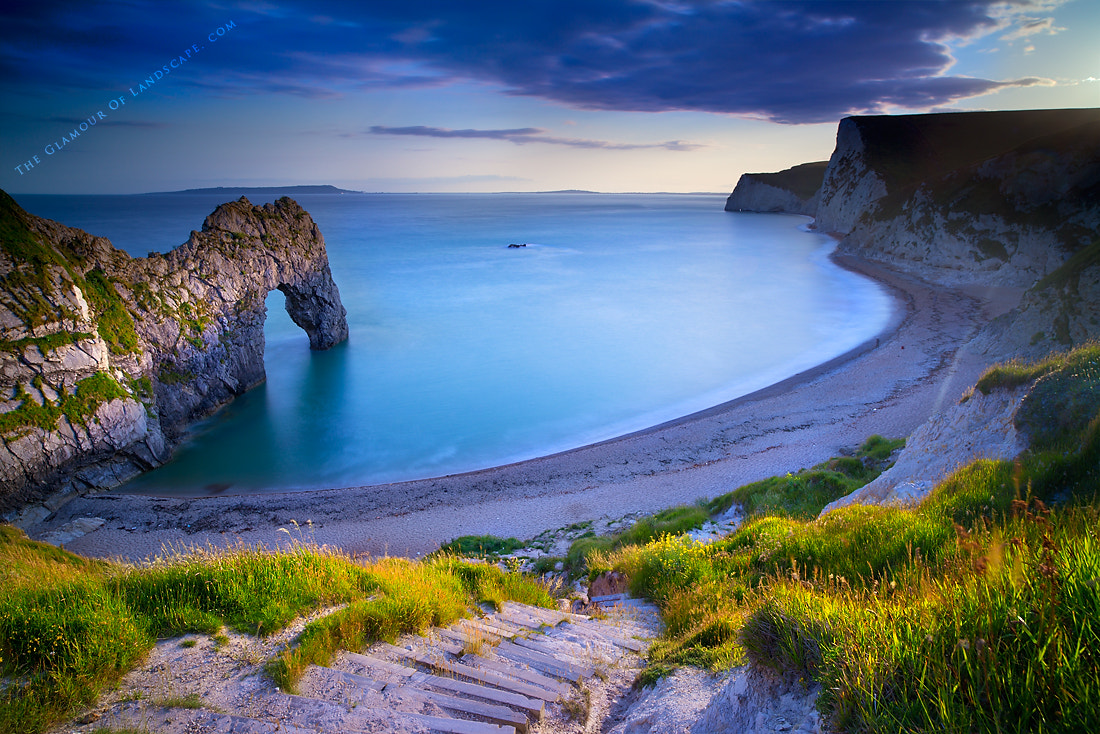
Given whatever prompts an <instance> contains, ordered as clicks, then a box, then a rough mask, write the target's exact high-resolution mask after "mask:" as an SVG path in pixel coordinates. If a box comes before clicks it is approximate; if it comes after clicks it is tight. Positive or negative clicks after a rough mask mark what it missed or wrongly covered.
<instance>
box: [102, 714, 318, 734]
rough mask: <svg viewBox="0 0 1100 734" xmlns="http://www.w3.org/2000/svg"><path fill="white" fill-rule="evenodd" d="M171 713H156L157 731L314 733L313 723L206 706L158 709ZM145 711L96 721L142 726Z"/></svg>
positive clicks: (163, 733)
mask: <svg viewBox="0 0 1100 734" xmlns="http://www.w3.org/2000/svg"><path fill="white" fill-rule="evenodd" d="M161 711H163V712H165V713H164V714H162V716H163V715H167V716H171V721H170V722H164V721H162V720H161V717H160V716H158V717H156V718H157V719H158V722H157V724H156V731H157V732H160V733H161V734H176V733H177V732H178V733H179V734H188V733H189V732H193V731H202V732H209V734H276V733H277V734H317V729H315V728H313V727H301V726H295V725H294V724H287V723H286V722H281V721H280V722H274V721H264V720H262V719H252V718H249V717H247V716H239V715H237V714H223V713H219V712H216V711H210V710H209V709H179V708H169V709H161ZM150 718H151V717H150V715H149V712H148V711H142V712H137V711H134V712H120V713H118V714H110V715H108V716H105V717H103V718H102V719H100V720H99V721H98V722H97V725H98V726H100V727H101V728H104V729H110V728H115V727H117V728H135V729H141V730H145V729H148V727H149V724H150V721H149V720H150Z"/></svg>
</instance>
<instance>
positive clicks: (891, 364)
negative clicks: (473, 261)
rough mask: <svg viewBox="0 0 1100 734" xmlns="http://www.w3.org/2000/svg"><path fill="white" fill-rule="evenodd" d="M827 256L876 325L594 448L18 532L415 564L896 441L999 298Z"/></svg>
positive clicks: (130, 555)
mask: <svg viewBox="0 0 1100 734" xmlns="http://www.w3.org/2000/svg"><path fill="white" fill-rule="evenodd" d="M830 258H831V259H832V260H833V262H834V263H836V264H837V265H839V266H840V267H844V268H845V269H847V270H850V271H853V272H856V273H859V274H861V275H863V276H865V277H869V278H871V279H872V280H874V281H875V282H876V283H878V284H879V285H880V286H882V287H883V288H885V289H886V290H887V292H888V293H889V294H890V296H891V297H892V298H893V300H894V302H895V308H894V314H893V317H892V318H891V321H890V323H889V324H888V326H887V327H886V329H885V330H884V331H883V332H882V333H880V334H879V335H878V336H876V337H873V338H871V339H869V340H867V341H865V342H864V343H863V344H861V345H859V346H857V347H855V348H853V349H851V350H849V351H848V352H845V353H844V354H842V355H839V356H837V357H834V358H833V359H830V360H828V361H826V362H824V363H822V364H820V365H817V366H815V367H812V368H810V369H808V370H804V371H803V372H800V373H798V374H797V375H793V376H791V377H788V378H786V379H784V380H782V381H780V382H777V383H775V384H773V385H770V386H768V387H765V388H762V389H760V390H757V391H754V392H752V393H750V394H748V395H744V396H741V397H739V398H736V399H734V400H732V401H728V402H726V403H722V404H720V405H716V406H713V407H711V408H707V409H705V410H702V411H698V412H696V413H692V414H690V415H687V416H683V417H681V418H677V419H674V420H671V421H666V422H664V423H661V424H658V425H655V426H651V427H649V428H645V429H642V430H640V431H635V432H632V433H629V434H625V435H623V436H619V437H617V438H613V439H609V440H605V441H601V442H598V443H594V444H589V445H586V446H582V447H578V448H573V449H569V450H566V451H562V452H558V453H555V454H551V455H548V456H543V457H539V458H534V459H528V460H524V461H521V462H516V463H512V464H505V465H502V466H497V467H492V468H488V469H480V470H477V471H473V472H469V473H462V474H452V475H447V476H442V477H437V478H432V479H419V480H411V481H405V482H397V483H392V484H379V485H369V486H360V487H351V488H344V489H318V490H306V491H296V492H281V493H263V494H250V495H226V496H221V495H215V496H208V497H186V498H185V497H155V496H145V495H122V494H113V493H105V494H99V495H88V496H84V497H79V498H77V499H74V500H73V501H71V502H69V503H68V504H66V505H65V506H64V507H62V508H60V509H59V510H58V511H57V512H56V513H55V514H54V515H53V516H52V517H51V518H50V519H49V520H48V521H47V522H44V523H41V524H38V525H35V526H32V527H31V528H29V529H28V530H29V534H30V535H31V536H32V537H36V536H40V535H42V534H43V533H45V532H48V531H51V530H56V529H58V528H60V527H61V526H63V525H65V524H66V523H67V522H70V521H72V520H74V519H76V518H82V517H95V518H102V519H103V520H105V521H106V522H105V524H104V525H103V526H102V527H100V528H99V529H97V530H95V531H93V532H90V533H88V534H87V535H84V536H82V537H77V538H75V539H73V540H71V541H70V542H68V543H66V547H67V548H68V549H69V550H72V551H74V552H77V553H80V554H82V555H87V556H96V557H117V558H121V559H123V560H129V561H140V560H142V559H145V558H148V557H150V556H153V555H157V554H160V553H163V552H164V551H165V550H166V549H171V548H178V547H181V546H190V545H201V546H206V545H213V546H225V545H228V544H233V543H238V542H243V543H246V544H263V545H267V546H277V545H284V544H286V543H287V542H290V541H291V540H292V539H294V540H297V539H305V540H311V541H314V542H317V543H318V544H324V545H329V546H334V547H337V548H340V549H342V550H345V551H347V552H350V553H358V554H369V555H382V554H391V555H408V556H415V555H421V554H423V553H427V552H430V551H431V550H434V549H435V548H437V547H438V546H439V544H440V543H442V542H446V541H447V540H450V539H451V538H454V537H457V536H460V535H483V534H493V535H501V536H504V537H509V536H515V537H519V538H530V537H534V536H535V535H538V534H539V533H540V532H543V531H545V530H553V529H557V528H560V527H563V526H566V525H569V524H571V523H574V522H584V521H599V520H602V519H604V518H607V519H615V518H618V517H622V516H624V515H627V514H632V513H636V512H643V513H650V512H656V511H659V510H661V509H664V508H666V507H670V506H673V505H676V504H684V503H690V502H693V501H695V500H697V499H700V498H703V497H714V496H716V495H718V494H722V493H724V492H728V491H730V490H732V489H735V488H736V487H738V486H741V485H742V484H745V483H748V482H751V481H756V480H759V479H763V478H766V477H768V476H773V475H776V474H783V473H786V472H788V471H796V470H797V469H799V468H803V467H808V466H812V465H814V464H816V463H819V462H821V461H824V460H826V459H828V458H830V457H831V456H834V455H836V454H837V452H838V451H839V450H840V449H844V448H854V447H855V446H858V445H859V444H860V443H862V441H863V440H865V439H866V438H867V436H870V435H872V434H874V433H879V434H882V435H885V436H887V437H891V438H894V437H903V436H907V435H909V434H910V433H911V432H912V431H913V430H914V429H915V428H916V427H917V426H919V425H920V424H921V423H923V422H924V421H925V420H927V418H928V417H929V415H931V414H932V413H934V412H936V411H937V410H938V409H939V407H941V406H942V405H944V404H945V401H948V400H950V401H954V400H957V399H958V397H959V395H960V394H961V392H962V391H963V390H964V389H966V388H967V387H970V386H971V385H973V383H974V381H975V380H976V378H977V376H978V374H980V372H981V370H982V369H984V367H985V366H987V364H988V362H989V361H990V360H988V359H986V358H982V357H980V356H978V355H973V354H969V353H964V351H963V350H962V349H961V347H962V345H964V344H965V343H966V342H967V341H968V340H969V339H970V338H971V337H972V336H973V335H974V334H975V333H976V331H977V329H978V328H979V327H980V326H981V325H983V324H984V323H986V322H987V321H988V320H989V319H990V318H991V316H992V315H994V314H995V312H996V311H1000V310H1002V308H1003V304H996V303H993V301H992V300H990V299H980V298H979V297H977V295H976V294H974V293H968V292H966V291H965V289H962V288H949V287H945V286H938V285H932V284H929V283H926V282H924V281H921V280H919V279H918V278H916V277H914V276H910V275H907V274H905V273H901V272H899V271H895V270H891V269H889V268H887V267H885V266H883V265H880V264H877V263H872V262H870V261H866V260H862V259H859V258H856V257H854V256H850V255H840V254H837V253H835V252H834V253H833V254H832V255H830ZM295 526H297V529H296V528H295Z"/></svg>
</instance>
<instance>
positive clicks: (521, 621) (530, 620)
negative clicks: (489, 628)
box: [499, 609, 550, 630]
mask: <svg viewBox="0 0 1100 734" xmlns="http://www.w3.org/2000/svg"><path fill="white" fill-rule="evenodd" d="M499 614H500V616H501V617H502V618H503V619H505V620H507V621H509V622H511V623H512V624H518V625H519V626H521V627H526V628H527V629H529V630H541V629H542V628H543V627H549V626H550V625H548V624H546V622H543V621H542V620H541V619H539V618H537V617H532V616H530V615H528V614H524V613H523V612H521V611H516V610H512V609H505V610H504V611H502V612H499Z"/></svg>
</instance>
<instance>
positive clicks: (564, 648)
mask: <svg viewBox="0 0 1100 734" xmlns="http://www.w3.org/2000/svg"><path fill="white" fill-rule="evenodd" d="M501 644H504V643H501ZM512 644H515V645H519V646H520V647H522V648H525V649H527V650H532V651H534V652H539V653H542V654H543V655H547V656H549V657H551V658H552V659H553V660H555V661H557V662H558V663H572V664H575V665H582V666H588V663H587V662H583V661H588V660H591V659H592V658H593V655H594V654H595V653H596V648H594V646H593V645H591V644H588V645H584V644H581V643H579V642H574V641H573V640H567V639H564V638H561V637H539V638H531V637H517V638H516V639H515V640H514V641H513V643H512ZM606 649H607V650H608V651H610V652H613V653H614V656H618V655H619V649H618V648H616V647H614V646H612V645H609V646H608V647H607V648H606ZM585 677H587V676H585Z"/></svg>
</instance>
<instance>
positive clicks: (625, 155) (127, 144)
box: [0, 0, 1100, 193]
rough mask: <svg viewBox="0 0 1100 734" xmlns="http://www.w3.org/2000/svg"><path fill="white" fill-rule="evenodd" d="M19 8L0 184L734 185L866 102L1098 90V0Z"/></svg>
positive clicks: (827, 135)
mask: <svg viewBox="0 0 1100 734" xmlns="http://www.w3.org/2000/svg"><path fill="white" fill-rule="evenodd" d="M3 12H4V22H3V23H2V24H0V99H2V105H3V110H4V115H3V117H2V122H0V141H2V154H3V155H2V158H3V160H2V161H0V163H2V164H3V165H2V167H0V188H3V189H5V190H7V191H11V192H14V193H136V192H144V191H164V190H176V189H184V188H195V187H205V186H234V185H240V186H271V185H291V184H334V185H337V186H341V187H345V188H351V189H358V190H366V191H540V190H555V189H566V188H579V189H591V190H598V191H683V192H687V191H720V192H726V191H728V190H730V189H731V188H732V187H733V185H734V184H735V183H736V181H737V178H738V177H739V176H740V174H741V173H743V172H745V171H770V170H779V169H781V168H785V167H788V166H791V165H794V164H797V163H801V162H805V161H810V160H821V159H825V158H827V157H828V156H829V153H830V152H831V151H832V148H833V144H834V140H835V131H836V123H837V121H838V120H839V119H840V118H841V117H843V116H845V115H849V114H881V113H895V114H896V113H911V112H926V111H942V110H971V109H1034V108H1051V107H1093V106H1100V81H1098V78H1100V50H1098V49H1100V44H1097V43H1096V39H1097V38H1098V37H1100V3H1098V2H1095V0H1029V1H1027V2H1023V1H1021V2H1013V1H1011V0H1010V1H1008V2H1004V1H999V2H963V1H957V0H952V1H947V2H929V1H925V0H922V1H919V2H908V1H906V0H888V1H887V0H883V1H875V0H863V1H860V2H827V1H825V0H819V1H804V2H787V1H785V0H773V1H764V2H760V1H755V0H744V1H742V2H737V1H733V0H679V1H677V0H557V1H556V2H542V1H540V0H513V1H510V2H495V1H493V2H490V1H486V2H461V1H450V2H448V1H443V0H438V1H434V2H433V1H429V0H401V1H400V2H397V1H396V0H369V2H339V1H334V0H313V1H309V2H276V1H269V0H241V1H237V0H215V1H211V2H153V1H152V0H127V1H125V2H98V3H97V2H80V1H77V2H50V1H49V0H37V1H33V2H8V3H5V8H4V11H3ZM165 66H167V67H168V71H167V73H165V72H164V71H163V69H164V67H165ZM158 70H160V72H161V73H160V77H161V78H159V79H157V78H156V72H157V71H158ZM150 77H153V80H154V81H153V83H152V84H148V85H146V84H145V80H146V79H149V78H150ZM142 85H143V86H144V88H143V86H142ZM92 121H94V122H95V124H94V125H92V124H91V122H92ZM81 122H83V123H84V127H85V128H87V129H82V128H81V127H80V124H81ZM74 128H76V130H77V131H78V132H79V135H77V136H73V135H72V132H73V130H74ZM35 156H37V158H38V162H37V163H35V162H34V158H35ZM28 162H29V163H31V164H32V166H31V167H28V166H27V165H26V164H27V163H28Z"/></svg>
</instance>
